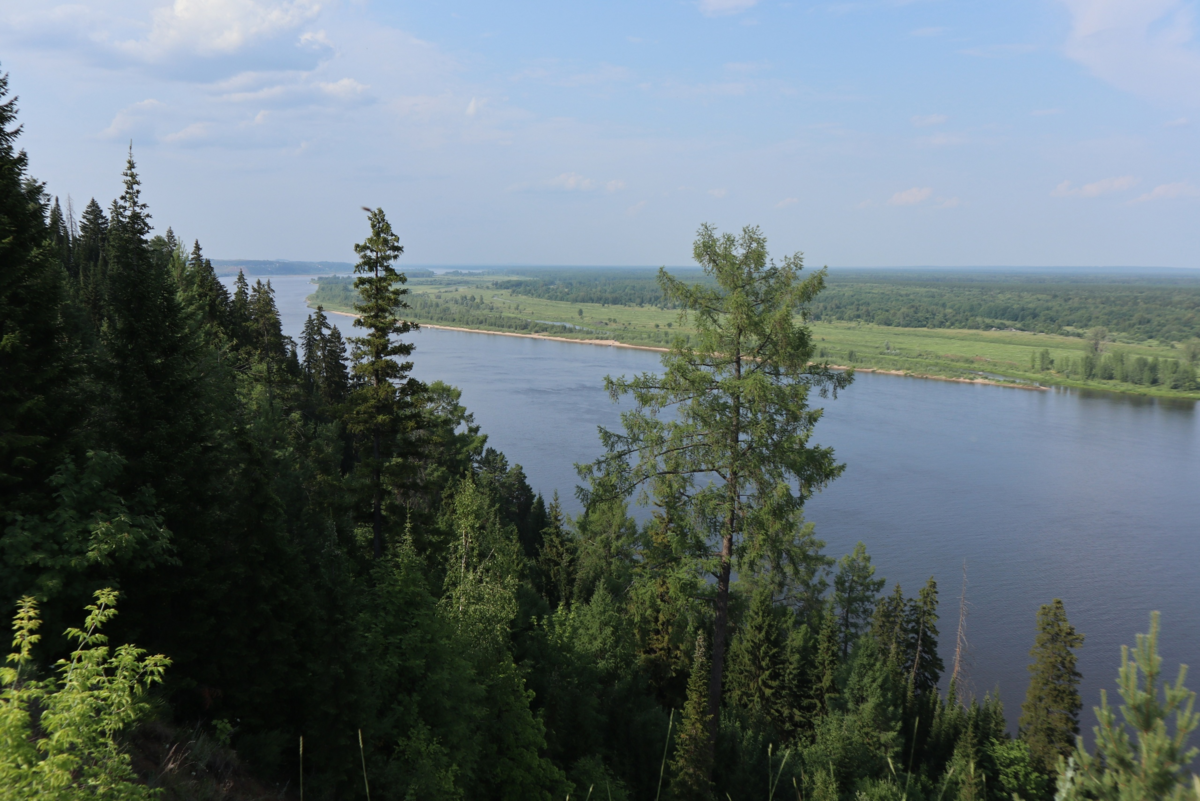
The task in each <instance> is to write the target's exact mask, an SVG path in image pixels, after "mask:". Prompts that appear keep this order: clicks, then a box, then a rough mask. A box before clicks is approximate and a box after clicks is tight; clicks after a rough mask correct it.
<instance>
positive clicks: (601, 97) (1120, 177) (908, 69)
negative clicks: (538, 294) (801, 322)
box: [0, 0, 1200, 267]
mask: <svg viewBox="0 0 1200 801" xmlns="http://www.w3.org/2000/svg"><path fill="white" fill-rule="evenodd" d="M1197 10H1198V8H1197V3H1196V2H1195V1H1194V0H1193V1H1191V2H1187V1H1185V0H1006V1H1005V2H995V1H994V0H992V1H991V2H986V1H983V0H980V1H976V2H968V1H965V0H908V1H907V2H905V1H904V0H863V1H862V2H854V1H850V2H802V1H801V0H793V1H792V2H772V1H771V0H758V2H755V0H667V1H665V2H659V1H658V0H643V1H642V2H636V3H634V2H622V1H621V0H610V1H609V2H603V3H598V2H597V3H583V2H562V1H561V0H560V2H532V1H531V2H509V3H496V2H476V1H475V0H469V1H468V0H452V1H451V2H429V1H427V2H421V3H415V2H413V3H409V2H361V1H353V2H337V1H336V0H331V1H330V2H324V0H175V2H173V3H171V2H162V0H122V1H117V0H95V2H89V3H87V4H79V5H67V4H64V5H56V4H55V3H54V0H41V1H40V2H38V3H30V2H28V0H20V2H16V1H14V0H0V68H2V69H4V70H5V71H7V72H8V73H9V75H10V87H11V89H12V90H13V91H14V92H15V93H16V94H18V95H19V96H20V98H21V99H20V107H21V121H22V122H23V123H24V125H25V133H24V136H23V139H22V144H23V146H24V147H25V148H26V149H27V150H28V151H29V153H30V157H31V164H32V170H33V172H34V174H35V175H36V176H37V177H38V178H39V179H41V180H43V181H45V182H46V183H47V188H48V191H50V192H51V193H54V194H57V195H60V196H62V197H64V199H65V196H66V195H68V194H69V195H70V196H71V197H72V199H73V201H74V206H75V208H76V210H77V211H78V210H81V209H82V206H83V204H84V203H85V202H86V201H87V199H88V198H89V197H93V196H94V197H96V198H97V200H99V201H100V202H101V203H102V204H104V205H107V204H108V202H109V200H110V199H111V198H112V197H113V196H114V195H115V194H116V193H117V191H118V189H119V185H120V171H121V169H122V166H123V162H124V156H125V150H126V148H127V147H128V144H129V142H130V140H132V141H133V147H134V154H135V157H136V159H137V161H138V164H139V168H140V172H141V175H142V178H143V181H144V185H145V196H146V198H147V200H148V201H149V203H150V205H151V212H152V214H153V215H154V221H155V224H156V225H157V226H158V227H159V229H160V230H165V228H166V226H167V225H171V226H173V227H174V229H175V230H176V232H177V233H179V234H181V235H182V236H184V237H186V238H187V239H188V240H189V241H190V240H191V239H192V238H199V239H200V241H201V244H202V245H203V246H204V247H205V250H206V252H207V253H208V254H209V255H210V256H213V257H216V258H290V259H329V260H343V261H351V260H353V252H352V249H351V247H352V245H353V243H354V242H356V241H359V240H361V239H363V238H364V236H365V233H366V222H365V214H364V213H363V212H362V210H361V207H362V206H364V205H369V206H382V207H383V208H384V209H385V210H386V211H387V212H388V215H389V217H390V218H391V220H392V221H393V224H394V225H395V227H396V228H397V230H398V231H399V232H400V234H401V237H402V241H403V242H404V244H405V246H406V248H407V256H406V261H407V262H408V263H411V264H484V265H501V264H613V265H623V264H629V265H634V264H637V265H657V264H668V265H682V264H687V263H689V262H690V254H691V243H692V239H693V237H694V233H695V230H696V228H697V227H698V226H699V224H700V223H701V222H710V223H713V224H715V225H717V226H718V227H720V228H722V229H729V230H733V229H738V228H740V227H741V226H743V225H746V224H757V225H760V226H761V227H762V229H763V231H764V232H765V233H766V235H767V236H768V238H769V240H770V242H771V246H772V250H773V251H775V252H777V253H783V252H792V251H796V250H802V251H804V252H805V254H806V258H807V263H808V264H810V265H821V264H829V265H831V266H901V265H938V266H973V265H1020V266H1029V265H1104V266H1108V265H1120V266H1143V265H1144V266H1170V267H1200V139H1198V134H1200V37H1198V35H1197V27H1196V26H1197V19H1196V14H1197Z"/></svg>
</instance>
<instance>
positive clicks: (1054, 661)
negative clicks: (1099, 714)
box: [1020, 598, 1083, 773]
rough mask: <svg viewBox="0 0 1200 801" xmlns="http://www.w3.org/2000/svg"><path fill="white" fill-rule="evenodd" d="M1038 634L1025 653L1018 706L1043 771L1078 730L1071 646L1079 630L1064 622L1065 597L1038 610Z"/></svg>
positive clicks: (1078, 641) (1078, 640)
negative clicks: (1029, 660) (1026, 676)
mask: <svg viewBox="0 0 1200 801" xmlns="http://www.w3.org/2000/svg"><path fill="white" fill-rule="evenodd" d="M1037 629H1038V630H1037V639H1036V640H1035V642H1034V645H1033V650H1031V651H1030V652H1029V655H1030V656H1032V657H1033V659H1034V661H1033V664H1031V665H1030V666H1029V672H1030V674H1031V676H1030V680H1029V689H1028V691H1026V693H1025V703H1024V704H1023V705H1022V706H1021V723H1020V727H1021V739H1023V740H1024V741H1025V742H1026V743H1028V744H1029V751H1030V753H1031V754H1032V755H1033V758H1034V760H1035V761H1036V762H1037V764H1038V765H1039V766H1040V767H1041V769H1042V770H1043V771H1044V772H1047V773H1048V772H1050V771H1051V770H1053V769H1054V766H1055V765H1056V764H1057V763H1058V761H1059V759H1060V758H1063V757H1068V756H1070V755H1071V754H1072V753H1073V752H1074V748H1075V738H1076V737H1077V736H1078V734H1079V711H1080V709H1081V708H1082V707H1083V702H1082V701H1080V699H1079V680H1080V679H1081V678H1082V677H1081V676H1080V674H1079V671H1078V670H1077V669H1076V667H1075V664H1076V656H1075V651H1076V650H1077V649H1078V648H1079V647H1080V646H1081V645H1083V635H1082V634H1079V633H1078V632H1076V631H1075V627H1074V626H1072V625H1071V624H1070V623H1068V622H1067V612H1066V609H1065V608H1064V607H1063V602H1062V600H1061V599H1059V598H1055V599H1054V601H1052V602H1051V603H1049V604H1044V605H1043V606H1042V607H1041V609H1039V610H1038V615H1037Z"/></svg>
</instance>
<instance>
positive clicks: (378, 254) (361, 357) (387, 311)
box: [347, 209, 421, 559]
mask: <svg viewBox="0 0 1200 801" xmlns="http://www.w3.org/2000/svg"><path fill="white" fill-rule="evenodd" d="M365 211H366V212H367V218H368V220H369V221H370V223H371V235H370V236H369V237H367V238H366V239H365V240H364V241H363V242H361V243H360V244H357V245H355V246H354V252H355V253H357V254H358V256H359V261H358V263H357V264H355V265H354V272H355V273H356V274H357V275H358V277H357V278H355V279H354V288H355V289H356V290H358V293H359V296H360V297H361V298H362V300H361V301H360V302H358V303H355V304H354V310H355V311H356V312H358V315H359V316H358V318H357V319H355V321H354V325H355V327H357V328H363V329H366V330H367V332H368V333H366V334H365V335H364V336H361V337H354V338H353V339H351V343H352V344H353V345H354V375H355V377H356V378H357V379H358V383H359V386H358V387H357V388H356V389H355V390H354V391H353V393H352V394H351V399H350V405H351V408H350V412H349V415H348V416H347V429H348V430H349V431H350V432H351V433H353V434H357V435H358V436H362V437H367V438H369V441H370V452H369V453H368V454H367V455H366V456H365V458H363V459H362V464H363V465H364V467H365V468H366V470H367V472H368V473H369V474H370V489H371V529H372V532H373V538H372V539H373V543H372V552H373V553H374V556H375V558H376V559H379V558H381V557H382V556H383V466H384V462H385V461H386V459H387V457H388V453H387V452H386V451H387V445H386V443H387V442H389V441H394V440H395V437H396V435H397V434H398V433H399V428H400V422H401V420H400V418H401V415H402V414H403V413H404V412H405V411H407V410H406V409H405V407H406V406H411V404H410V403H409V401H410V399H411V398H412V396H413V395H414V394H416V393H417V392H418V391H419V390H420V387H421V385H420V383H419V382H418V381H417V380H416V379H414V378H411V377H409V371H410V370H412V362H398V361H396V360H395V358H394V357H397V356H399V357H402V358H407V357H408V356H411V355H412V352H413V346H412V344H411V343H407V342H400V341H397V340H396V339H395V337H397V336H399V335H401V334H407V333H408V332H409V331H413V330H415V329H416V327H417V326H416V324H415V323H411V322H408V321H406V320H402V319H400V318H399V317H398V316H397V315H398V313H399V312H400V311H401V310H403V309H406V308H408V304H407V303H405V302H404V299H403V298H404V295H406V294H407V293H408V290H407V289H406V288H404V287H403V284H404V283H405V277H404V274H403V273H398V272H396V269H395V267H394V266H393V265H394V263H395V262H396V259H398V258H399V257H400V256H401V255H402V254H403V253H404V248H403V247H402V246H401V245H400V237H398V236H396V234H395V233H394V232H393V231H392V226H391V224H390V223H389V222H388V220H387V217H386V216H385V215H384V213H383V209H375V210H374V211H371V210H370V209H365ZM397 285H400V286H397Z"/></svg>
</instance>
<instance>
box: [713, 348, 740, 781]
mask: <svg viewBox="0 0 1200 801" xmlns="http://www.w3.org/2000/svg"><path fill="white" fill-rule="evenodd" d="M741 350H742V342H741V336H740V335H739V336H738V337H737V338H736V340H735V347H734V362H733V364H734V368H733V369H734V375H735V376H736V377H737V379H738V380H741V377H742V353H741ZM741 422H742V408H741V403H740V401H739V399H738V397H737V395H736V394H735V395H734V398H733V430H732V432H731V436H730V457H729V458H730V462H731V464H730V466H729V520H728V521H727V523H726V526H727V528H726V529H725V536H724V537H723V538H722V539H721V573H720V575H719V576H717V604H716V610H715V612H716V614H715V615H714V619H713V653H712V674H711V677H710V678H709V682H708V715H709V718H708V764H709V765H710V766H711V765H712V764H713V757H714V756H715V751H716V747H717V732H718V731H719V730H720V728H721V682H722V679H723V678H724V674H725V640H726V639H727V634H728V629H729V574H730V571H731V569H732V566H733V536H734V533H735V532H736V531H737V521H738V501H739V500H740V497H741V496H740V488H739V486H738V460H739V457H740V456H741V453H740V444H739V443H740V442H741ZM710 770H711V767H710ZM711 778H712V777H711V776H709V779H711Z"/></svg>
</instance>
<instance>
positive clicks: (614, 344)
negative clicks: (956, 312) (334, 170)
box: [326, 309, 1050, 392]
mask: <svg viewBox="0 0 1200 801" xmlns="http://www.w3.org/2000/svg"><path fill="white" fill-rule="evenodd" d="M326 312H327V313H328V314H340V315H342V316H343V317H357V316H358V315H357V314H352V313H350V312H341V311H332V310H329V309H327V310H326ZM418 325H420V326H421V327H422V328H439V329H441V330H443V331H462V332H464V333H467V334H491V335H492V336H498V337H521V338H523V339H545V340H548V341H550V342H570V343H572V344H575V345H603V346H605V347H609V348H629V349H631V350H650V351H655V352H657V353H666V352H668V351H669V350H670V349H669V348H656V347H654V346H652V345H630V344H628V343H626V342H618V341H617V340H615V339H572V338H571V337H555V336H550V335H549V334H519V333H517V332H515V331H486V330H483V329H479V328H460V327H458V326H453V325H434V324H433V323H418ZM829 366H830V367H832V368H833V369H834V370H850V369H853V370H854V371H855V372H856V373H879V374H880V375H897V376H901V377H907V378H924V379H928V380H930V381H950V382H952V383H955V384H983V385H987V386H992V387H1009V388H1010V389H1032V390H1036V391H1041V392H1045V391H1047V390H1049V389H1050V388H1049V387H1046V386H1042V385H1041V384H1019V383H1017V382H1015V381H994V380H992V379H990V378H954V377H951V376H945V375H929V374H927V373H913V372H909V371H906V370H884V369H883V368H879V367H854V368H851V367H849V366H847V365H842V364H831V365H829Z"/></svg>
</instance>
